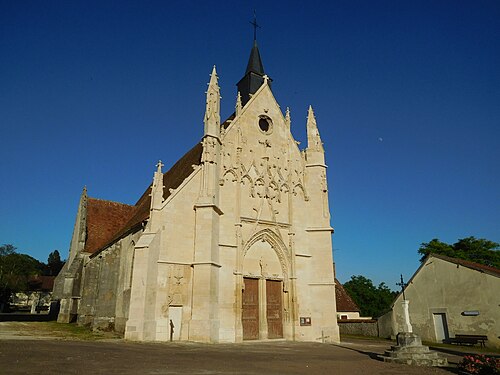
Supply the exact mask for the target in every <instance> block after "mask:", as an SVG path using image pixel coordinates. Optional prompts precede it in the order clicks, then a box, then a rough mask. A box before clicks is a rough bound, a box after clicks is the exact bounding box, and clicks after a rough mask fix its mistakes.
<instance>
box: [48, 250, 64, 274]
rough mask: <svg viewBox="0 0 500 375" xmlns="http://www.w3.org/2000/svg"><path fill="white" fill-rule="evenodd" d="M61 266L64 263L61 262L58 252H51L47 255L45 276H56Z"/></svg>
mask: <svg viewBox="0 0 500 375" xmlns="http://www.w3.org/2000/svg"><path fill="white" fill-rule="evenodd" d="M63 266H64V262H63V261H62V260H61V256H60V255H59V251H57V250H54V251H53V252H51V253H50V254H49V258H48V259H47V275H48V276H57V274H58V273H59V271H60V270H61V268H62V267H63Z"/></svg>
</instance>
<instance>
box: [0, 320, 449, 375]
mask: <svg viewBox="0 0 500 375" xmlns="http://www.w3.org/2000/svg"><path fill="white" fill-rule="evenodd" d="M24 324H26V323H24ZM28 327H30V329H27V328H28ZM389 346H390V342H384V341H376V340H356V339H351V340H349V341H344V342H342V344H341V345H332V344H320V343H298V342H288V341H266V342H246V343H242V344H195V343H136V342H127V341H124V340H121V339H104V340H98V341H88V340H85V341H84V340H77V339H74V338H73V339H64V338H61V337H60V336H58V338H54V337H51V335H50V334H47V333H46V332H42V333H41V334H37V331H36V329H32V326H30V325H28V326H26V325H24V326H23V325H22V324H21V323H7V322H4V323H0V373H1V374H86V375H88V374H107V375H110V374H120V375H123V374H154V375H159V374H252V375H253V374H259V375H265V374H349V375H351V374H353V375H356V374H362V375H367V374H375V375H376V374H408V375H412V374H415V375H417V374H418V375H421V374H450V373H456V370H455V368H456V366H455V365H454V364H456V363H457V361H458V358H459V357H458V356H455V355H447V357H448V359H449V361H450V363H451V365H450V367H448V368H418V367H410V366H404V365H396V364H389V363H384V362H381V361H379V360H377V359H376V356H377V354H379V353H383V351H384V350H385V349H388V347H389Z"/></svg>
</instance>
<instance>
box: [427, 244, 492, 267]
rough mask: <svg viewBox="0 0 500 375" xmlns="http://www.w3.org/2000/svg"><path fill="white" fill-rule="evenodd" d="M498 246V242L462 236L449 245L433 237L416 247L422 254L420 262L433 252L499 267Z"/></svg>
mask: <svg viewBox="0 0 500 375" xmlns="http://www.w3.org/2000/svg"><path fill="white" fill-rule="evenodd" d="M499 246H500V245H499V244H498V243H496V242H493V241H490V240H486V239H484V238H479V239H477V238H475V237H467V238H462V239H459V240H458V241H457V242H456V243H454V244H453V245H449V244H447V243H444V242H441V241H439V240H438V239H437V238H434V239H433V240H431V241H430V242H424V243H422V244H421V245H420V248H419V249H418V253H419V254H420V255H422V257H421V258H420V261H421V262H422V261H423V260H424V259H425V258H426V257H427V255H429V254H431V253H433V254H438V255H445V256H449V257H451V258H458V259H464V260H469V261H471V262H475V263H479V264H484V265H487V266H492V267H496V268H499V269H500V251H499Z"/></svg>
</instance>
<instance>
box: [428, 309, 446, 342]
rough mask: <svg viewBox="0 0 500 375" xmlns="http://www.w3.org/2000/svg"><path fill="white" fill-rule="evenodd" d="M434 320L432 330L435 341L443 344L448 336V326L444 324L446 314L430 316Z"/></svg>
mask: <svg viewBox="0 0 500 375" xmlns="http://www.w3.org/2000/svg"><path fill="white" fill-rule="evenodd" d="M432 316H433V318H434V329H435V330H436V341H437V342H443V340H446V339H448V338H449V337H450V336H449V334H448V324H447V323H446V314H443V313H438V314H432Z"/></svg>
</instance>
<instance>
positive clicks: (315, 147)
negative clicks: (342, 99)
mask: <svg viewBox="0 0 500 375" xmlns="http://www.w3.org/2000/svg"><path fill="white" fill-rule="evenodd" d="M307 149H308V150H309V151H320V152H324V150H323V143H322V142H321V137H320V135H319V131H318V126H317V125H316V117H315V116H314V111H313V108H312V106H309V110H308V111H307Z"/></svg>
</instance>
